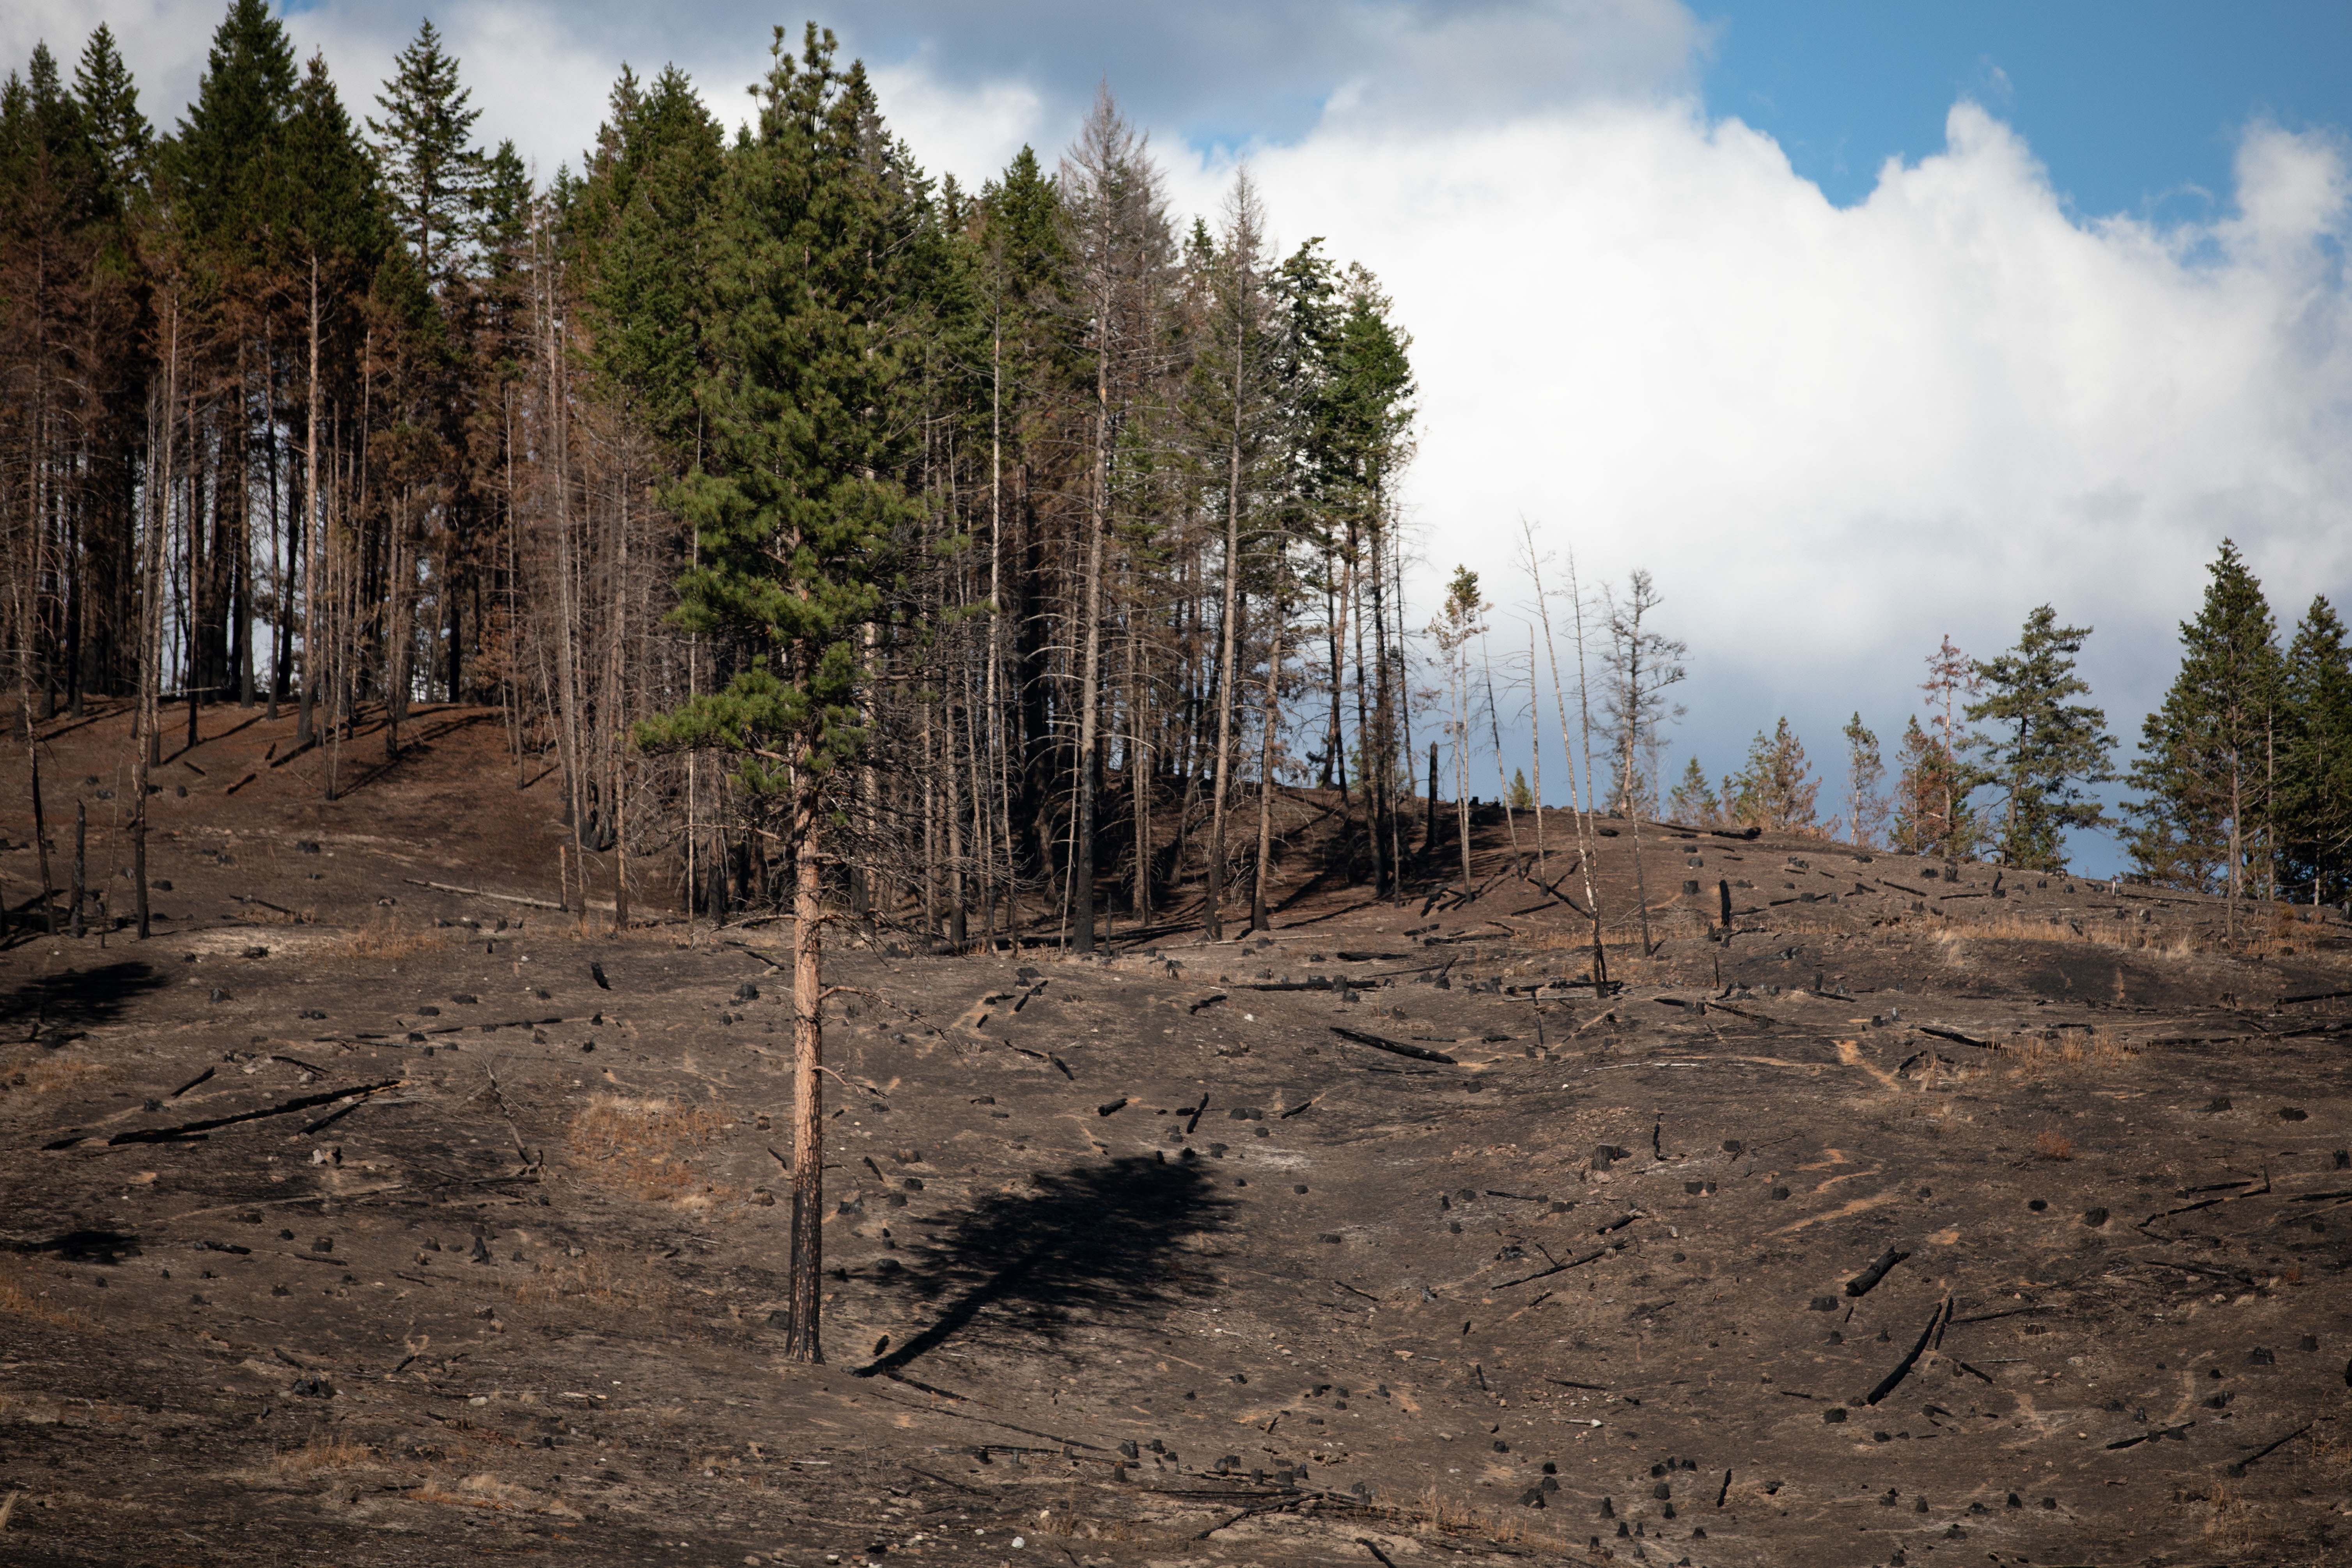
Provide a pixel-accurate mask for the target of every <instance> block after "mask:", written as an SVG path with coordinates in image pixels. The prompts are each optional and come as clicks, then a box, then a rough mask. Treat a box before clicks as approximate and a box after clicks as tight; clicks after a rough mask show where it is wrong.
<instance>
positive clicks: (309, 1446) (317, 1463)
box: [277, 1434, 375, 1476]
mask: <svg viewBox="0 0 2352 1568" xmlns="http://www.w3.org/2000/svg"><path fill="white" fill-rule="evenodd" d="M374 1462H375V1450H374V1449H373V1448H371V1447H368V1446H367V1445H366V1444H364V1443H354V1442H352V1441H350V1440H349V1439H347V1438H342V1437H330V1436H324V1435H323V1434H321V1435H319V1436H313V1437H312V1438H311V1439H310V1441H309V1442H308V1443H305V1444H303V1445H302V1446H301V1447H299V1448H288V1449H286V1450H284V1451H283V1452H281V1453H280V1454H279V1455H278V1461H277V1463H278V1473H279V1474H280V1475H288V1476H307V1475H310V1474H313V1473H314V1472H316V1471H319V1470H348V1469H351V1468H354V1467H356V1466H360V1465H370V1464H373V1463H374Z"/></svg>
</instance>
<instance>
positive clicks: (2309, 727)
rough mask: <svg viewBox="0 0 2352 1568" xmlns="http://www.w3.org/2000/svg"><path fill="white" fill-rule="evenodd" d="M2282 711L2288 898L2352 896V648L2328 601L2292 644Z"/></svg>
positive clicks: (2318, 601)
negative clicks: (2347, 642) (2347, 644)
mask: <svg viewBox="0 0 2352 1568" xmlns="http://www.w3.org/2000/svg"><path fill="white" fill-rule="evenodd" d="M2280 708H2281V710H2282V712H2283V715H2284V722H2283V724H2282V725H2281V729H2282V731H2283V732H2284V736H2285V740H2284V744H2283V745H2282V747H2281V748H2280V763H2279V783H2278V805H2277V818H2278V843H2279V859H2280V863H2281V866H2282V871H2281V876H2282V877H2283V879H2284V890H2285V893H2286V896H2287V897H2289V898H2291V899H2294V900H2297V901H2304V900H2307V901H2309V902H2311V903H2315V904H2318V903H2338V902H2342V901H2343V900H2346V899H2347V898H2352V647H2347V646H2346V639H2345V630H2344V623H2343V621H2342V620H2341V619H2340V618H2339V617H2338V616H2336V607H2335V606H2334V605H2330V604H2329V603H2328V602H2327V599H2326V596H2325V595H2321V596H2319V597H2316V598H2315V599H2313V600H2312V601H2311V607H2310V608H2309V609H2307V610H2305V612H2304V616H2303V620H2302V622H2301V624H2300V625H2298V626H2296V627H2295V628H2294V642H2293V643H2291V644H2290V645H2288V647H2287V656H2286V669H2285V679H2284V692H2283V693H2282V698H2281V702H2280Z"/></svg>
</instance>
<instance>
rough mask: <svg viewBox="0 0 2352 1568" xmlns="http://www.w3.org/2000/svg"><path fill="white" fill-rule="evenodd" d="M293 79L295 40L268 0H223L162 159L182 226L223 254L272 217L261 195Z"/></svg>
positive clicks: (239, 248) (237, 250)
mask: <svg viewBox="0 0 2352 1568" xmlns="http://www.w3.org/2000/svg"><path fill="white" fill-rule="evenodd" d="M295 77H296V73H295V65H294V45H293V43H292V41H291V40H290V39H289V38H288V37H287V36H286V29H285V26H283V25H282V24H281V23H279V21H278V18H277V17H275V16H271V15H270V11H269V5H268V0H230V5H229V8H228V14H227V15H226V16H224V17H223V18H222V19H221V25H220V26H219V27H218V28H217V29H215V32H214V34H213V41H212V48H211V52H210V53H209V54H208V55H207V56H206V58H205V74H204V76H203V78H202V79H200V80H199V81H198V83H197V85H196V100H195V101H194V103H192V104H190V105H189V106H188V112H187V115H186V117H185V118H184V119H183V120H182V121H181V122H180V128H179V131H178V132H177V133H176V134H175V135H174V136H173V139H172V144H171V148H170V150H169V155H168V159H167V162H168V164H169V169H170V174H171V176H172V184H173V190H172V196H173V201H174V203H175V204H176V205H178V206H179V208H180V209H181V210H182V211H183V212H184V215H185V218H184V226H185V228H186V229H187V231H188V232H189V233H190V234H191V235H192V236H194V237H197V238H199V239H200V240H201V241H203V242H205V244H207V245H208V246H210V247H215V248H216V249H218V250H220V251H223V252H225V253H226V254H228V255H230V256H236V257H240V258H241V257H242V254H243V252H244V242H245V240H246V238H247V237H248V236H251V235H256V234H258V233H259V232H261V230H262V229H263V227H264V226H265V225H266V224H267V222H268V219H269V218H270V217H272V216H275V214H274V213H273V212H272V210H271V209H272V205H273V204H272V203H271V202H270V201H269V200H268V194H269V186H270V183H271V181H272V180H273V179H274V177H275V174H276V169H275V167H274V165H275V163H276V161H277V158H278V153H279V150H280V149H279V127H280V125H281V124H282V123H283V121H285V119H286V114H287V111H288V110H289V109H290V108H291V107H292V105H293V101H294V84H295Z"/></svg>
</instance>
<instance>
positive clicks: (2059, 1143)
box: [2033, 1127, 2074, 1160]
mask: <svg viewBox="0 0 2352 1568" xmlns="http://www.w3.org/2000/svg"><path fill="white" fill-rule="evenodd" d="M2033 1152H2034V1154H2035V1155H2036V1157H2038V1158H2040V1159H2043V1160H2071V1159H2073V1158H2074V1140H2073V1139H2072V1138H2069V1137H2067V1136H2066V1135H2065V1134H2064V1133H2063V1132H2061V1131H2058V1130H2057V1129H2056V1128H2054V1127H2045V1128H2043V1129H2042V1131H2041V1132H2040V1133H2039V1134H2038V1135H2036V1137H2035V1138H2034V1140H2033Z"/></svg>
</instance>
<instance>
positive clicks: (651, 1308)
mask: <svg viewBox="0 0 2352 1568" xmlns="http://www.w3.org/2000/svg"><path fill="white" fill-rule="evenodd" d="M503 1289H505V1291H506V1294H508V1295H509V1296H510V1297H512V1298H513V1299H514V1300H516V1301H518V1302H520V1303H522V1304H523V1305H525V1306H542V1305H551V1304H553V1303H557V1302H562V1303H564V1304H567V1305H569V1306H573V1307H577V1306H582V1305H585V1306H593V1307H604V1308H609V1309H612V1310H615V1311H628V1312H652V1313H656V1314H660V1315H667V1314H670V1313H673V1312H677V1311H679V1310H684V1309H685V1308H686V1307H687V1306H688V1302H687V1300H686V1296H685V1293H684V1292H683V1291H682V1290H680V1289H678V1287H677V1283H676V1282H675V1281H673V1280H672V1279H669V1277H668V1276H667V1275H665V1274H662V1273H661V1272H659V1271H658V1270H656V1268H654V1267H653V1266H652V1265H651V1264H649V1263H646V1262H644V1261H643V1260H641V1259H637V1258H628V1259H625V1260H620V1261H615V1260H614V1259H612V1258H604V1257H600V1256H597V1255H594V1254H591V1255H589V1256H587V1257H585V1258H573V1259H572V1260H570V1261H569V1262H565V1263H560V1264H541V1265H540V1267H539V1269H538V1271H537V1272H535V1273H533V1274H532V1275H530V1277H529V1278H527V1279H520V1280H518V1281H516V1282H515V1283H513V1284H510V1285H507V1286H505V1287H504V1288H503Z"/></svg>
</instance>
